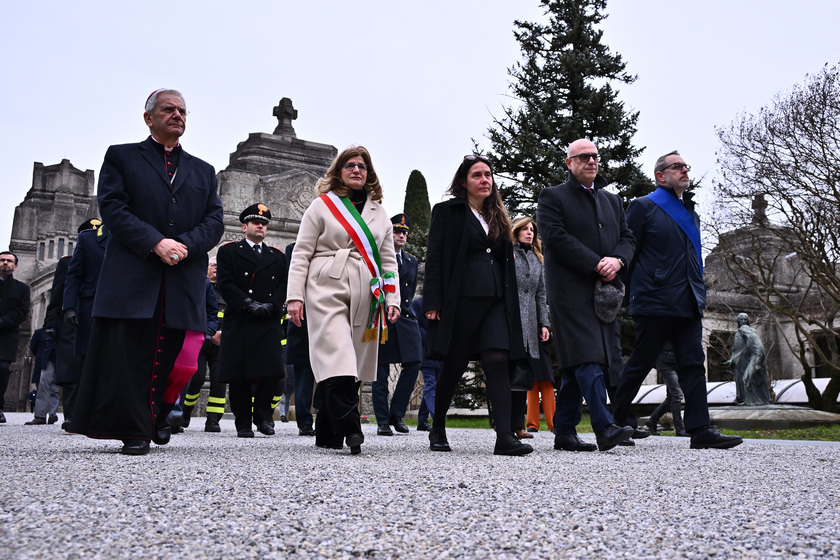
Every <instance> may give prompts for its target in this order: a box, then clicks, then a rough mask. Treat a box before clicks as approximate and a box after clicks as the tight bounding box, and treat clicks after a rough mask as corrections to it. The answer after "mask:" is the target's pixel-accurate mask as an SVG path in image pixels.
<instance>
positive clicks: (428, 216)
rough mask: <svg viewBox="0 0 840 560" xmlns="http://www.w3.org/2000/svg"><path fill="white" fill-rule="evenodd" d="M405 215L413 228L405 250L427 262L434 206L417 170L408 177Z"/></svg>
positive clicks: (423, 180) (404, 204) (404, 207)
mask: <svg viewBox="0 0 840 560" xmlns="http://www.w3.org/2000/svg"><path fill="white" fill-rule="evenodd" d="M403 213H404V214H405V215H406V216H408V219H409V220H410V222H411V227H410V228H409V231H408V241H407V242H406V246H405V249H406V251H408V252H409V253H411V254H412V255H414V256H415V257H417V259H418V260H420V261H424V260H426V245H427V244H428V242H429V223H430V222H431V220H432V206H431V204H430V203H429V190H428V189H427V188H426V179H425V177H423V174H422V173H420V172H419V171H417V170H416V169H415V170H414V171H412V172H411V174H410V175H409V176H408V185H406V187H405V201H404V202H403Z"/></svg>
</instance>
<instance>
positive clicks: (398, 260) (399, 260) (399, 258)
mask: <svg viewBox="0 0 840 560" xmlns="http://www.w3.org/2000/svg"><path fill="white" fill-rule="evenodd" d="M397 266H398V267H400V268H402V253H397Z"/></svg>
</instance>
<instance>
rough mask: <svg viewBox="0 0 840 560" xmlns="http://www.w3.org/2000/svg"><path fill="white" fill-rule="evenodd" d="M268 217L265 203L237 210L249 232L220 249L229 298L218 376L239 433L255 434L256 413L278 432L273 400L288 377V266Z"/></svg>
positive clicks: (259, 422) (220, 274)
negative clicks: (270, 239)
mask: <svg viewBox="0 0 840 560" xmlns="http://www.w3.org/2000/svg"><path fill="white" fill-rule="evenodd" d="M270 220H271V212H270V211H269V209H268V207H267V206H265V205H264V204H254V205H252V206H249V207H248V208H246V209H245V210H243V212H242V213H241V214H240V215H239V221H240V222H242V232H243V233H244V234H245V238H244V239H242V240H241V241H239V242H237V243H228V244H227V245H223V246H222V247H220V248H219V252H218V254H217V264H218V268H217V278H218V286H219V291H220V292H221V294H222V297H223V298H224V300H225V301H226V302H227V308H226V310H225V327H224V329H223V330H222V336H221V345H220V347H219V366H220V367H219V381H222V382H227V383H228V385H229V396H230V408H231V410H232V411H233V415H234V417H235V421H236V435H237V436H238V437H254V432H253V431H252V430H251V421H252V419H253V423H254V424H255V425H256V426H257V429H258V430H259V431H260V433H262V434H265V435H269V436H270V435H274V420H273V418H272V415H273V406H272V401H273V399H274V396H275V395H278V394H281V393H282V387H283V385H282V383H283V381H284V379H285V366H284V364H283V351H282V346H281V345H280V341H281V340H282V339H283V338H285V336H284V334H283V328H282V325H281V318H282V312H283V303H284V302H285V300H286V282H287V280H288V271H289V269H288V265H287V261H286V256H285V255H284V254H283V252H282V251H280V250H279V249H275V248H274V247H269V246H268V245H266V244H265V243H264V242H263V240H264V239H265V234H266V227H267V226H268V222H269V221H270ZM252 398H253V416H252V405H251V403H252Z"/></svg>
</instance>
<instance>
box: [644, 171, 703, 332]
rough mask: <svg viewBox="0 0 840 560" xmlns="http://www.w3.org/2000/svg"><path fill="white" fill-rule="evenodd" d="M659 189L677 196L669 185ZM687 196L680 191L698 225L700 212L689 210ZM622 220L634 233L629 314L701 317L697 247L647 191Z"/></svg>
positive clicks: (690, 204)
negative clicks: (651, 198) (634, 246)
mask: <svg viewBox="0 0 840 560" xmlns="http://www.w3.org/2000/svg"><path fill="white" fill-rule="evenodd" d="M659 188H660V189H663V190H665V191H666V192H667V193H669V194H670V195H671V196H674V197H676V194H674V190H673V189H670V188H666V187H662V186H660V187H659ZM692 197H693V195H692V194H691V193H688V192H684V193H683V204H684V205H685V207H686V209H687V210H688V211H689V212H691V215H692V218H694V223H695V225H696V226H697V229H698V230H699V229H700V217H699V216H697V213H696V212H695V211H694V202H693V201H692V200H691V199H692ZM627 225H628V226H629V227H630V229H631V230H633V235H634V237H635V238H636V256H635V258H634V260H633V263H632V265H631V266H630V273H629V278H630V280H629V284H630V285H629V286H628V290H627V291H628V293H629V295H630V315H632V316H634V317H635V316H656V317H697V316H700V317H702V316H703V309H704V308H705V307H706V286H705V284H704V283H703V273H702V272H701V271H700V263H699V262H698V260H697V252H696V251H695V249H694V245H692V243H691V241H690V240H689V239H688V236H687V235H686V234H685V232H684V231H683V230H682V228H680V226H679V225H677V223H676V222H675V221H674V219H673V218H671V217H670V216H669V215H668V214H666V213H665V211H664V210H662V208H660V207H659V206H657V205H656V204H655V203H654V202H653V201H652V200H650V198H649V197H647V196H642V197H639V198H637V199H635V200H634V201H633V202H631V203H630V205H629V206H628V207H627ZM653 239H655V240H656V242H655V243H653V242H651V240H653Z"/></svg>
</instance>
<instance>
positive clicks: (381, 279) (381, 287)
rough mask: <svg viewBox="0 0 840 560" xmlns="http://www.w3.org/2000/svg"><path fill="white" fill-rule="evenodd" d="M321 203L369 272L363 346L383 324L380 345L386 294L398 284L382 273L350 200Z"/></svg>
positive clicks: (368, 234) (332, 196)
mask: <svg viewBox="0 0 840 560" xmlns="http://www.w3.org/2000/svg"><path fill="white" fill-rule="evenodd" d="M321 200H323V201H324V204H326V205H327V208H329V210H330V212H331V213H332V215H333V217H335V219H336V220H338V223H340V224H341V226H342V227H343V228H344V230H345V231H346V232H347V235H349V236H350V239H352V240H353V244H354V245H356V248H357V249H358V250H359V253H361V254H362V258H363V259H364V261H365V264H366V265H367V268H368V270H369V271H370V275H371V280H370V291H371V292H373V299H372V300H371V302H370V317H369V319H368V328H367V329H366V330H365V333H364V335H362V342H371V341H373V340H376V333H377V331H378V330H379V324H380V322H381V323H382V337H381V339H380V341H379V342H380V344H382V343H384V342H385V341H386V340H388V322H387V321H386V320H385V292H390V293H396V291H397V280H396V276H395V275H394V273H393V272H385V273H382V260H381V259H380V257H379V249H378V248H377V246H376V240H374V238H373V234H372V233H371V232H370V229H368V227H367V224H366V223H365V221H364V220H363V219H362V216H361V215H360V214H359V212H358V211H356V208H355V206H353V203H352V202H350V198H349V197H346V196H342V197H339V196H336V194H335V193H333V192H332V191H331V192H328V193H327V194H323V195H321Z"/></svg>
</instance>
